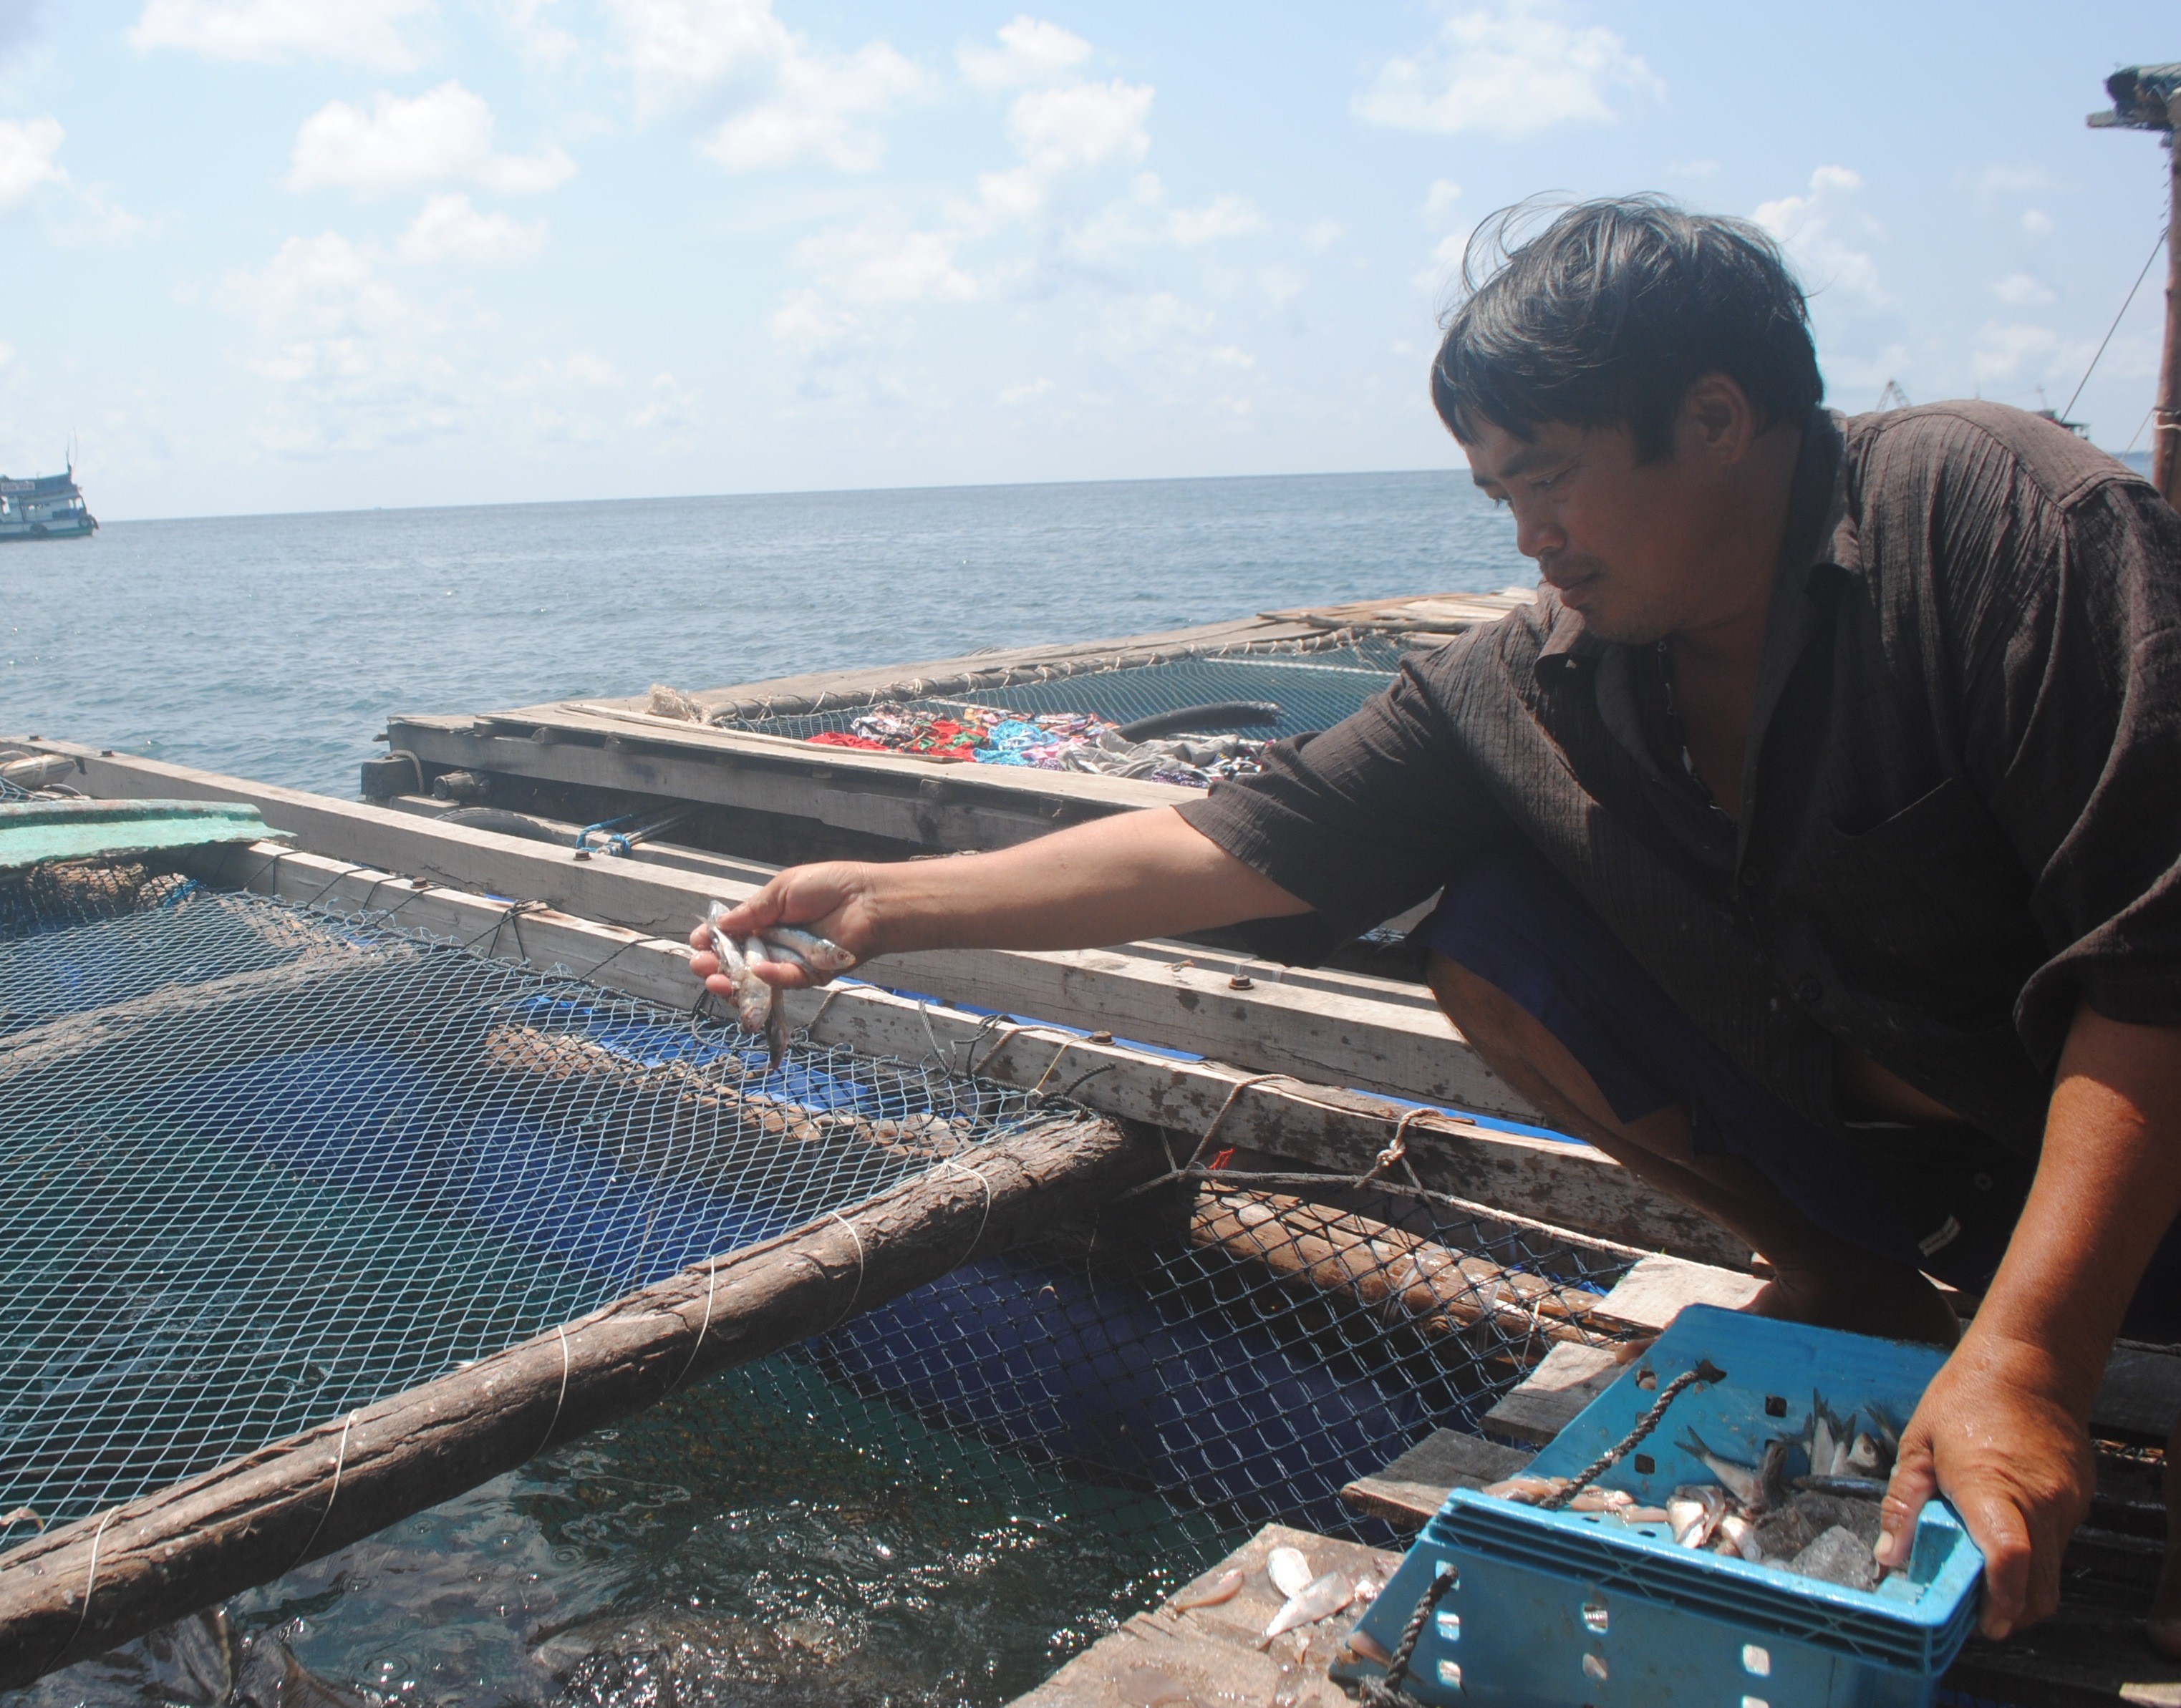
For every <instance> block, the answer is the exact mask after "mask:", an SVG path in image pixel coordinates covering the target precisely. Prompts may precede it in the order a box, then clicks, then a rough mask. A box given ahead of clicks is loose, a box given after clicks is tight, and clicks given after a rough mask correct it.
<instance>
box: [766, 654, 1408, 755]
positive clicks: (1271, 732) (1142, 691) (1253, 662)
mask: <svg viewBox="0 0 2181 1708" xmlns="http://www.w3.org/2000/svg"><path fill="white" fill-rule="evenodd" d="M1407 650H1409V649H1408V648H1407V647H1404V646H1403V645H1402V644H1401V643H1400V642H1399V641H1398V640H1397V639H1395V638H1394V637H1391V636H1361V637H1360V638H1358V639H1356V640H1355V641H1354V642H1350V643H1348V644H1344V645H1341V646H1338V647H1320V648H1317V649H1315V650H1311V651H1308V652H1304V651H1300V650H1295V649H1293V648H1292V647H1289V648H1288V649H1284V650H1274V649H1271V648H1264V647H1260V648H1258V649H1256V650H1252V651H1247V652H1245V651H1240V650H1237V651H1234V652H1229V653H1201V654H1192V655H1190V656H1186V657H1180V658H1168V659H1162V660H1160V661H1159V662H1157V663H1151V664H1120V665H1117V666H1110V667H1106V668H1102V669H1077V670H1074V671H1073V672H1071V673H1070V674H1068V675H1053V676H1051V677H1049V678H1043V679H1041V675H1040V674H1039V672H1038V671H1037V670H1036V669H1035V668H1034V667H1033V668H1029V669H1024V670H1023V671H1022V672H1021V673H1020V674H1021V675H1022V680H1019V681H1014V682H1011V683H1008V684H1007V685H1005V686H998V687H992V688H978V689H974V690H971V691H966V692H963V693H957V694H949V695H947V696H946V697H941V698H925V699H917V698H908V699H900V700H899V701H898V702H899V703H901V704H902V705H903V708H905V709H906V710H908V711H909V712H912V713H925V714H930V715H935V716H936V715H942V714H944V713H945V712H946V710H947V708H949V707H951V706H961V705H978V706H993V707H1004V708H1008V709H1009V710H1011V711H1016V712H1023V713H1028V714H1032V715H1035V714H1040V713H1052V712H1082V713H1089V714H1092V715H1094V716H1096V717H1100V718H1105V719H1111V720H1112V721H1113V722H1114V723H1117V724H1126V723H1129V722H1132V721H1134V720H1135V719H1139V718H1148V717H1150V716H1151V715H1152V714H1155V713H1160V712H1173V711H1179V710H1181V709H1183V708H1187V707H1190V706H1206V705H1213V704H1217V703H1219V702H1229V701H1237V700H1242V701H1255V702H1269V703H1271V704H1273V705H1275V706H1278V708H1279V717H1278V720H1277V721H1276V722H1274V723H1273V724H1269V725H1265V724H1255V725H1240V724H1236V723H1234V722H1231V721H1225V720H1221V719H1210V720H1207V721H1206V722H1205V723H1204V724H1202V725H1191V726H1190V728H1191V733H1192V734H1195V735H1206V736H1217V735H1237V734H1244V735H1250V736H1295V735H1300V734H1302V733H1304V732H1306V731H1308V730H1324V729H1329V728H1331V727H1332V726H1333V725H1334V724H1337V723H1339V721H1340V720H1341V719H1343V718H1345V717H1347V716H1349V715H1350V714H1352V713H1354V712H1356V711H1357V710H1359V709H1360V708H1361V707H1362V705H1363V703H1364V702H1365V701H1367V700H1368V699H1369V698H1370V697H1372V695H1374V694H1377V693H1378V692H1380V691H1382V690H1383V689H1384V687H1385V686H1386V685H1387V684H1388V683H1389V681H1391V680H1393V677H1394V671H1395V670H1396V669H1399V667H1400V659H1401V657H1402V655H1403V653H1405V652H1406V651H1407ZM896 698H897V699H898V697H896ZM864 709H865V708H864V707H862V706H846V707H840V708H832V709H829V710H825V711H820V712H814V713H805V714H799V715H793V716H787V715H782V716H777V717H764V716H759V717H756V718H751V719H743V720H738V721H736V722H735V723H734V725H733V727H735V728H737V729H745V730H754V731H757V732H759V733H760V734H764V735H770V736H792V737H794V738H796V739H798V740H808V739H809V737H810V736H816V735H820V734H824V733H828V732H834V731H842V730H848V729H849V728H850V727H851V726H852V725H853V724H854V722H855V720H856V719H857V717H858V716H859V715H860V714H862V712H863V711H864Z"/></svg>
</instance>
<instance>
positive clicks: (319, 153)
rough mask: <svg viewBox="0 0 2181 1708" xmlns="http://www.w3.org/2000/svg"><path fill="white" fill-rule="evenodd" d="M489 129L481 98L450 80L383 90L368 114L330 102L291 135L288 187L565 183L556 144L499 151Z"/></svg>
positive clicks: (503, 190) (504, 190) (360, 189)
mask: <svg viewBox="0 0 2181 1708" xmlns="http://www.w3.org/2000/svg"><path fill="white" fill-rule="evenodd" d="M492 133H493V119H492V108H491V107H489V106H487V105H486V104H485V101H484V97H483V96H480V95H477V94H473V93H472V91H469V90H467V89H465V88H463V87H462V85H461V84H460V83H456V82H447V83H442V84H441V85H439V87H438V88H436V89H433V90H428V91H426V92H425V93H424V94H422V95H419V96H415V97H414V98H411V99H405V98H403V97H402V96H398V95H390V94H386V93H383V92H382V93H381V94H379V95H378V96H376V97H375V98H374V100H373V103H372V110H371V111H370V112H368V113H367V112H365V111H364V110H363V109H362V107H352V106H351V105H350V104H349V103H348V102H345V101H329V102H327V103H326V104H325V105H324V106H323V107H320V108H319V109H318V110H317V112H316V113H312V115H311V116H310V117H309V118H306V119H305V120H304V121H303V124H302V128H301V129H299V130H298V131H296V133H295V146H294V148H293V150H292V151H291V152H290V158H289V168H288V180H287V182H288V188H289V189H290V190H329V189H333V190H349V191H351V192H352V193H353V194H355V195H356V196H383V195H384V194H386V193H387V192H389V191H390V190H412V189H416V188H417V187H419V186H421V185H428V184H445V183H449V182H458V183H469V184H476V185H480V186H482V187H483V188H484V189H487V190H496V191H498V192H500V194H502V195H510V196H524V195H535V194H538V193H539V192H542V191H544V190H551V189H553V188H554V187H555V186H556V185H560V184H563V183H565V182H566V180H567V179H568V177H569V175H570V174H571V173H573V172H574V171H575V169H576V163H575V162H574V161H572V160H571V159H570V158H569V157H567V155H566V153H564V152H562V151H561V150H560V149H559V148H557V147H547V148H544V149H542V150H540V151H539V152H538V153H536V154H501V153H499V152H496V151H495V150H494V147H493V134H492Z"/></svg>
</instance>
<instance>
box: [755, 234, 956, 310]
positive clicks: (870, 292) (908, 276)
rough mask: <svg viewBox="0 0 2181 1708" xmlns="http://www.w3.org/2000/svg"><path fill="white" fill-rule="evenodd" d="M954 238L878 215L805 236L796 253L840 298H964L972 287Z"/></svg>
mask: <svg viewBox="0 0 2181 1708" xmlns="http://www.w3.org/2000/svg"><path fill="white" fill-rule="evenodd" d="M960 244H961V239H960V237H959V236H958V235H957V234H953V233H951V232H946V231H919V230H916V229H914V228H911V227H908V226H904V225H902V224H900V223H897V222H896V221H895V220H893V219H892V218H888V217H886V216H883V215H881V216H877V217H875V218H870V219H867V220H865V221H864V223H862V224H860V225H853V226H848V227H845V228H842V229H835V230H832V231H825V232H820V233H819V234H817V235H816V236H815V237H810V238H806V239H805V240H803V242H802V243H801V244H799V245H797V248H796V258H797V259H798V260H799V261H800V262H802V263H803V265H804V266H805V267H809V269H810V270H811V272H812V273H814V274H816V275H817V278H818V279H819V282H820V284H823V285H824V286H825V289H827V290H828V291H830V292H831V294H832V295H834V296H837V297H839V298H841V299H842V300H845V301H848V302H862V303H876V302H968V301H970V300H973V299H974V298H975V296H976V295H978V287H977V281H976V280H975V278H971V277H970V276H969V273H965V272H964V271H963V269H962V268H961V267H960V266H959V265H958V264H957V262H956V258H955V256H956V251H957V250H958V248H959V247H960ZM783 312H785V311H783ZM776 318H777V317H776ZM805 323H806V324H808V322H805Z"/></svg>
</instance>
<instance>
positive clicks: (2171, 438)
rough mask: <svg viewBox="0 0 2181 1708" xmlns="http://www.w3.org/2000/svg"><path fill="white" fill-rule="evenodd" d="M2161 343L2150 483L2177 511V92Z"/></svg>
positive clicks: (2180, 440) (2180, 217)
mask: <svg viewBox="0 0 2181 1708" xmlns="http://www.w3.org/2000/svg"><path fill="white" fill-rule="evenodd" d="M2166 122H2167V132H2166V180H2167V182H2166V189H2167V197H2166V206H2167V212H2166V220H2167V225H2166V343H2165V348H2164V350H2163V352H2162V354H2161V355H2160V357H2159V361H2158V402H2157V404H2156V409H2155V412H2154V414H2153V417H2152V422H2151V483H2152V484H2153V485H2155V486H2156V488H2158V490H2159V491H2160V492H2162V493H2164V494H2165V495H2166V502H2167V504H2172V505H2173V507H2174V508H2175V509H2176V510H2181V91H2176V93H2175V94H2174V95H2173V98H2172V99H2171V100H2169V101H2168V102H2167V103H2166Z"/></svg>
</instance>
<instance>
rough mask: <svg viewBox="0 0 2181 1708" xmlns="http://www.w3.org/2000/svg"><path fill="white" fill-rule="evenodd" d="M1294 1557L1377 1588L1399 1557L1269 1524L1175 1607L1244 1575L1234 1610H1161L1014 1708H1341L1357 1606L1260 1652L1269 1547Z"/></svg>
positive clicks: (1269, 1594) (1270, 1611) (1275, 1604)
mask: <svg viewBox="0 0 2181 1708" xmlns="http://www.w3.org/2000/svg"><path fill="white" fill-rule="evenodd" d="M1281 1546H1287V1547H1291V1548H1300V1550H1301V1551H1303V1553H1304V1554H1305V1555H1306V1556H1307V1557H1308V1559H1309V1561H1310V1566H1311V1571H1312V1572H1313V1573H1318V1572H1339V1573H1342V1574H1343V1575H1344V1576H1347V1577H1353V1578H1356V1579H1369V1580H1370V1581H1371V1582H1372V1583H1373V1584H1383V1583H1384V1582H1385V1581H1386V1579H1388V1578H1389V1576H1391V1575H1392V1573H1393V1570H1394V1567H1395V1566H1396V1565H1398V1564H1399V1563H1400V1556H1398V1555H1394V1554H1390V1553H1388V1552H1386V1551H1384V1550H1383V1549H1378V1548H1367V1547H1365V1546H1363V1545H1361V1543H1357V1542H1344V1541H1339V1540H1335V1539H1333V1538H1332V1537H1329V1536H1318V1535H1313V1534H1311V1533H1310V1532H1309V1531H1307V1530H1294V1529H1289V1528H1288V1527H1287V1526H1286V1525H1284V1524H1267V1526H1266V1527H1265V1528H1264V1529H1262V1530H1260V1531H1259V1532H1258V1533H1257V1534H1256V1535H1254V1536H1252V1537H1251V1539H1250V1540H1249V1541H1247V1542H1246V1543H1245V1544H1244V1545H1242V1546H1241V1547H1240V1548H1238V1549H1236V1550H1235V1551H1234V1552H1233V1553H1232V1554H1229V1556H1227V1557H1226V1558H1225V1559H1223V1560H1222V1561H1221V1562H1219V1563H1218V1564H1217V1565H1216V1566H1214V1567H1213V1568H1212V1569H1211V1570H1210V1571H1208V1572H1206V1573H1205V1574H1204V1575H1203V1576H1202V1577H1201V1578H1199V1579H1196V1580H1195V1582H1194V1583H1192V1584H1190V1585H1189V1587H1188V1589H1187V1590H1184V1592H1183V1593H1182V1595H1180V1596H1179V1597H1177V1598H1175V1599H1179V1600H1183V1601H1186V1600H1188V1599H1189V1597H1190V1595H1191V1594H1192V1593H1195V1592H1201V1590H1204V1589H1206V1588H1207V1587H1208V1586H1209V1585H1211V1584H1214V1583H1216V1582H1217V1581H1218V1579H1220V1577H1221V1576H1222V1575H1223V1574H1224V1573H1228V1572H1230V1571H1235V1570H1240V1572H1241V1573H1243V1580H1242V1588H1241V1590H1240V1592H1239V1593H1237V1594H1236V1595H1235V1596H1234V1599H1233V1600H1232V1601H1226V1602H1223V1603H1222V1604H1221V1605H1220V1606H1216V1607H1197V1608H1193V1609H1191V1610H1190V1611H1189V1612H1175V1611H1174V1610H1173V1601H1163V1602H1162V1603H1160V1605H1159V1606H1157V1607H1155V1608H1153V1609H1152V1610H1151V1612H1147V1613H1139V1614H1137V1615H1136V1616H1135V1617H1134V1618H1132V1619H1130V1620H1129V1621H1128V1623H1125V1624H1124V1625H1123V1626H1122V1627H1121V1628H1120V1629H1118V1631H1115V1632H1113V1634H1111V1635H1109V1636H1107V1637H1104V1638H1102V1639H1100V1640H1099V1641H1098V1642H1096V1643H1095V1644H1093V1645H1091V1647H1090V1648H1088V1649H1086V1650H1084V1651H1083V1653H1081V1654H1080V1655H1078V1656H1076V1657H1075V1658H1074V1660H1073V1661H1069V1662H1068V1664H1067V1665H1066V1666H1065V1667H1062V1668H1061V1669H1060V1671H1059V1672H1056V1673H1054V1674H1053V1676H1052V1678H1048V1679H1046V1681H1045V1683H1042V1684H1041V1685H1039V1686H1038V1687H1037V1689H1035V1690H1033V1691H1031V1692H1030V1694H1028V1695H1027V1696H1022V1697H1018V1698H1017V1699H1016V1700H1015V1702H1014V1704H1013V1708H1225V1705H1232V1704H1240V1703H1247V1704H1250V1705H1252V1708H1262V1705H1264V1704H1268V1703H1270V1702H1272V1701H1273V1699H1274V1697H1275V1696H1278V1698H1279V1700H1281V1701H1282V1702H1283V1703H1292V1704H1293V1705H1294V1708H1336V1705H1341V1708H1344V1705H1345V1704H1346V1702H1347V1700H1348V1699H1347V1697H1346V1696H1345V1695H1344V1694H1343V1693H1342V1691H1341V1689H1340V1688H1339V1686H1338V1685H1336V1684H1333V1683H1331V1682H1330V1681H1329V1680H1328V1678H1326V1669H1327V1668H1328V1667H1329V1666H1331V1665H1332V1663H1333V1661H1334V1660H1335V1659H1336V1658H1338V1657H1339V1655H1340V1653H1341V1650H1342V1647H1343V1645H1344V1642H1345V1640H1346V1639H1347V1635H1348V1633H1349V1632H1350V1629H1352V1628H1354V1626H1355V1624H1356V1621H1357V1620H1358V1619H1360V1618H1361V1617H1362V1616H1363V1612H1364V1609H1363V1606H1361V1604H1358V1605H1356V1606H1350V1607H1349V1608H1347V1609H1346V1610H1344V1612H1339V1613H1335V1614H1334V1615H1333V1617H1331V1618H1329V1619H1322V1620H1320V1621H1319V1622H1318V1623H1317V1624H1316V1625H1312V1626H1310V1627H1307V1628H1305V1629H1303V1630H1300V1631H1291V1632H1289V1633H1287V1634H1284V1635H1282V1636H1279V1637H1276V1638H1274V1639H1273V1641H1272V1643H1271V1645H1269V1646H1268V1647H1263V1648H1261V1647H1259V1646H1258V1645H1259V1644H1260V1642H1261V1641H1262V1635H1263V1632H1264V1629H1265V1627H1266V1626H1267V1625H1268V1624H1269V1623H1272V1619H1273V1615H1274V1614H1275V1613H1277V1612H1279V1609H1280V1603H1281V1601H1282V1600H1283V1597H1282V1596H1281V1595H1280V1592H1279V1591H1278V1590H1275V1589H1274V1588H1273V1585H1272V1581H1271V1580H1270V1579H1268V1578H1267V1577H1266V1575H1265V1558H1266V1556H1267V1555H1268V1554H1270V1553H1271V1552H1272V1551H1273V1549H1275V1548H1278V1547H1281Z"/></svg>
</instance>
